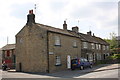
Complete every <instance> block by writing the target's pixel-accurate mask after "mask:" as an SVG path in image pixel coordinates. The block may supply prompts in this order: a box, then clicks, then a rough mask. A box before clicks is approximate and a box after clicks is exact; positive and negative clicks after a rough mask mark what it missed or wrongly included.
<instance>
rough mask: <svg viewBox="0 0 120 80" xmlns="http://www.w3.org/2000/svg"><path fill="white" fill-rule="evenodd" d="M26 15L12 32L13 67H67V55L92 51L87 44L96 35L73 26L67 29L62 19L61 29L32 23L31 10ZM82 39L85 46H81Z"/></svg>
mask: <svg viewBox="0 0 120 80" xmlns="http://www.w3.org/2000/svg"><path fill="white" fill-rule="evenodd" d="M27 19H28V20H27V24H26V25H25V26H24V27H23V28H22V29H21V30H20V31H19V32H18V34H17V35H16V53H17V54H16V70H17V71H23V72H55V71H61V70H65V69H70V67H71V64H70V63H71V59H74V58H80V57H81V56H82V57H86V56H85V55H84V54H86V53H87V54H90V53H91V54H93V53H94V52H93V51H92V50H91V48H90V49H88V48H89V47H90V46H91V45H92V43H94V46H95V44H97V43H99V42H98V40H97V39H96V38H97V37H93V36H89V37H88V34H89V33H88V34H82V33H79V28H78V27H77V26H76V27H72V30H68V29H67V24H66V21H64V24H63V29H59V28H54V27H51V26H48V25H44V24H39V23H35V15H34V14H33V11H29V14H28V16H27ZM89 38H90V39H89ZM86 42H88V43H89V46H88V47H87V49H83V48H85V47H86V45H85V44H86ZM84 43H85V44H84ZM84 45H85V46H84ZM83 46H84V47H83ZM95 50H96V48H95ZM86 51H87V52H86ZM95 53H96V52H95ZM96 54H99V53H96ZM92 56H93V55H92Z"/></svg>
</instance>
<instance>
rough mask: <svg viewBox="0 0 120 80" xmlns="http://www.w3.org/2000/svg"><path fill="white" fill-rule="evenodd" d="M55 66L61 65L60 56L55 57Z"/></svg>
mask: <svg viewBox="0 0 120 80" xmlns="http://www.w3.org/2000/svg"><path fill="white" fill-rule="evenodd" d="M55 65H56V66H59V65H61V57H60V56H56V63H55Z"/></svg>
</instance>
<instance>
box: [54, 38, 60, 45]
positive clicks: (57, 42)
mask: <svg viewBox="0 0 120 80" xmlns="http://www.w3.org/2000/svg"><path fill="white" fill-rule="evenodd" d="M55 45H56V46H60V45H61V44H60V37H59V36H55Z"/></svg>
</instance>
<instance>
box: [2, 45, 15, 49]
mask: <svg viewBox="0 0 120 80" xmlns="http://www.w3.org/2000/svg"><path fill="white" fill-rule="evenodd" d="M10 49H15V44H7V45H5V46H4V47H2V50H10Z"/></svg>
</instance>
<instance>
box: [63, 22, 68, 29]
mask: <svg viewBox="0 0 120 80" xmlns="http://www.w3.org/2000/svg"><path fill="white" fill-rule="evenodd" d="M63 29H64V30H67V24H66V21H64V24H63Z"/></svg>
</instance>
